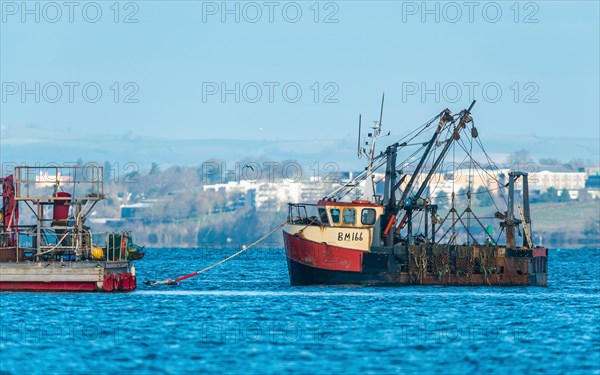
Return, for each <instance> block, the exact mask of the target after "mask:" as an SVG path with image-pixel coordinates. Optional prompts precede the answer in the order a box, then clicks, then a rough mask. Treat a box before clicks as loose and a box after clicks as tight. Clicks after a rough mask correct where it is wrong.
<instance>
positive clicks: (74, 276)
mask: <svg viewBox="0 0 600 375" xmlns="http://www.w3.org/2000/svg"><path fill="white" fill-rule="evenodd" d="M0 184H1V186H2V210H1V218H0V219H1V220H0V223H1V226H0V291H47V292H130V291H133V290H135V288H136V276H135V267H134V265H133V261H134V260H136V259H141V258H142V257H143V254H144V253H143V247H140V246H138V245H136V244H134V243H133V241H132V236H131V233H130V232H115V233H93V232H92V231H91V229H90V227H89V226H87V225H86V220H87V218H88V216H89V215H90V213H91V212H92V210H93V208H94V207H95V206H96V204H97V203H98V202H100V201H102V200H103V199H105V196H104V181H103V168H102V167H100V166H93V165H86V166H56V167H54V166H53V167H31V166H20V167H16V168H15V169H14V173H13V174H10V175H8V176H7V177H5V178H0ZM19 209H21V212H19ZM23 209H25V211H23ZM20 214H21V218H20V217H19V215H20ZM23 216H27V217H28V218H29V219H30V221H31V222H32V223H31V224H23V223H21V222H20V220H21V221H22V218H23Z"/></svg>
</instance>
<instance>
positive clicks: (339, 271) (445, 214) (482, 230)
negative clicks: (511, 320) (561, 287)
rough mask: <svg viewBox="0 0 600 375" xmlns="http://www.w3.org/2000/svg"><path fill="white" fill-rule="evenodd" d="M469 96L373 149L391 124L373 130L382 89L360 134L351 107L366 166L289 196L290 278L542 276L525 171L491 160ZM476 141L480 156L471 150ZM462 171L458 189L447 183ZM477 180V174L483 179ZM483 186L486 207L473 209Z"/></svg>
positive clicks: (485, 279)
mask: <svg viewBox="0 0 600 375" xmlns="http://www.w3.org/2000/svg"><path fill="white" fill-rule="evenodd" d="M474 104H475V102H473V103H472V104H471V106H470V107H469V108H468V109H464V110H462V111H460V112H459V113H457V114H452V112H451V111H450V110H449V109H445V110H443V111H442V112H440V113H439V114H438V115H436V116H435V117H434V118H433V119H431V120H429V121H428V122H426V123H425V124H423V125H422V126H420V127H418V128H417V129H414V130H413V131H411V132H409V133H408V134H407V135H406V136H405V137H403V138H402V139H400V140H399V141H397V142H395V143H392V144H391V145H389V146H387V147H386V148H385V151H382V152H380V153H379V154H378V153H377V151H376V143H377V140H378V139H379V138H382V137H384V136H388V135H389V134H390V133H388V134H386V135H382V134H381V131H382V124H381V118H382V114H383V99H382V105H381V113H380V118H379V121H376V122H375V124H374V126H373V127H372V131H371V132H370V133H369V134H368V135H367V138H368V140H367V141H366V142H363V141H362V140H361V130H360V129H361V120H360V117H359V140H358V150H357V151H358V155H359V157H365V158H366V159H367V166H366V168H365V169H364V171H363V172H361V173H360V174H358V175H357V176H356V177H355V178H353V179H350V180H349V181H348V182H347V183H344V184H340V185H339V187H338V188H337V189H334V191H333V192H332V193H331V194H329V195H327V196H326V197H324V198H323V199H321V200H319V201H318V202H317V203H316V204H315V203H313V204H311V203H290V204H289V212H288V221H287V224H286V225H285V226H284V230H283V239H284V245H285V252H286V258H287V265H288V271H289V277H290V282H291V284H292V285H332V284H333V285H392V286H395V285H397V286H403V285H470V286H493V285H497V286H528V285H532V286H545V285H547V265H548V252H547V249H546V248H544V247H541V246H535V245H534V243H533V241H532V234H531V216H530V205H529V188H528V173H526V172H523V171H510V170H507V171H499V170H498V168H493V167H497V165H496V164H495V163H493V161H491V160H490V159H489V157H488V156H487V155H488V154H487V152H485V149H484V148H483V143H482V142H481V140H480V138H479V133H478V130H477V128H476V127H475V123H474V119H473V117H472V114H471V111H472V109H473V106H474ZM476 148H478V149H479V152H480V154H481V155H485V156H486V158H488V160H487V165H485V166H484V165H483V163H481V162H479V161H477V160H476V159H475V158H474V154H475V149H476ZM461 153H462V155H461V156H458V157H459V158H460V159H458V158H457V155H458V154H461ZM457 160H458V161H457ZM380 168H381V169H382V168H385V173H384V174H383V175H382V177H381V181H377V180H376V176H377V171H378V170H379V169H380ZM459 171H463V172H464V173H463V175H457V173H458V172H459ZM458 174H460V173H458ZM478 176H479V177H478ZM460 179H464V181H466V182H465V183H464V185H465V186H466V189H464V191H457V190H456V189H455V185H458V184H455V182H457V181H459V180H460ZM476 180H478V181H484V183H482V184H480V187H481V189H480V188H478V189H477V190H475V182H476ZM381 185H383V194H377V193H376V191H378V190H381V189H378V186H381ZM482 189H483V190H482ZM442 191H444V192H446V194H445V196H446V197H448V199H447V200H448V201H449V202H443V199H442V196H443V194H441V192H442ZM483 194H486V195H489V197H490V199H491V202H492V203H493V204H494V206H495V209H496V210H495V212H494V213H493V214H490V213H489V212H488V213H487V215H485V214H480V213H478V207H476V204H475V201H476V196H479V195H483ZM459 198H462V199H459ZM497 201H502V203H501V205H502V204H503V205H504V206H503V207H505V209H501V208H500V207H501V206H498V205H497V204H496V202H497ZM438 203H439V204H438ZM442 203H444V204H442ZM446 206H447V207H446ZM515 208H516V209H515ZM487 211H490V209H489V208H488V209H487ZM517 211H518V212H517ZM484 222H488V223H489V224H488V225H487V226H486V225H484ZM494 229H495V230H496V234H495V233H494V232H495V231H494ZM516 233H518V234H519V235H520V236H521V237H522V241H521V244H518V243H517V242H518V241H517V238H516ZM502 242H504V243H502Z"/></svg>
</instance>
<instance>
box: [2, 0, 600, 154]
mask: <svg viewBox="0 0 600 375" xmlns="http://www.w3.org/2000/svg"><path fill="white" fill-rule="evenodd" d="M23 4H26V7H27V9H23ZM50 4H51V5H48V3H46V2H27V3H22V2H21V1H18V2H10V1H2V4H1V5H2V8H1V12H2V14H1V15H2V20H1V24H0V25H1V37H0V42H1V47H0V52H1V56H0V63H1V67H0V73H1V81H2V100H1V103H0V104H1V117H0V123H1V129H2V130H1V146H2V150H1V151H0V156H2V158H3V159H4V160H5V161H6V160H13V159H19V158H20V159H21V160H26V159H27V158H28V156H27V155H28V154H29V153H30V151H31V154H35V153H33V151H32V150H33V147H39V146H48V142H53V143H54V144H57V145H58V147H62V148H65V149H67V148H69V147H71V146H72V145H75V144H79V145H82V147H83V150H85V147H86V145H93V146H94V147H95V148H96V149H102V148H106V150H108V151H109V152H111V147H113V146H114V143H113V142H112V141H113V140H119V141H122V140H124V139H125V140H131V141H132V142H131V143H130V146H127V147H132V149H133V148H140V149H144V147H146V148H150V149H147V150H145V153H144V154H143V155H144V156H141V155H142V154H135V153H133V152H132V156H131V157H132V158H134V160H135V159H136V158H138V159H146V160H136V161H139V162H147V160H149V159H151V158H153V157H154V158H155V159H157V160H158V159H160V160H165V161H167V160H168V158H167V157H166V156H165V155H158V156H157V155H153V154H152V153H153V149H151V147H152V146H150V145H151V144H152V145H155V143H146V142H145V141H147V140H154V141H157V140H158V141H160V140H164V142H165V143H166V144H168V143H169V141H174V140H187V141H190V140H193V139H251V140H268V141H278V140H288V141H289V140H295V139H300V140H309V141H310V140H315V141H322V140H324V139H330V140H340V141H344V142H346V143H348V144H351V143H350V140H352V139H354V137H355V132H356V123H357V117H358V114H359V113H362V114H363V120H365V122H370V121H371V120H375V119H376V118H377V117H378V112H379V101H380V96H381V92H382V91H385V93H386V107H385V113H384V125H385V126H386V127H387V128H388V129H391V130H392V132H393V133H394V134H396V135H401V134H402V133H403V132H406V131H407V130H409V129H411V128H413V127H414V126H416V125H419V124H421V123H423V122H424V121H425V120H427V119H429V118H431V117H433V115H435V114H436V113H437V112H439V111H440V110H442V109H443V108H445V107H450V108H451V109H453V110H455V111H458V110H460V109H462V108H464V107H466V106H468V104H469V100H470V96H471V95H470V94H471V93H470V91H472V93H473V94H474V96H475V99H477V100H478V104H477V105H476V107H475V111H474V113H475V118H476V120H477V124H478V127H479V129H480V133H481V134H482V135H484V136H487V137H488V138H492V139H493V138H494V137H497V138H498V139H500V138H502V139H511V137H523V139H528V138H537V137H559V138H577V139H582V140H587V141H588V142H591V144H592V145H593V144H596V146H591V147H592V148H591V149H590V147H589V143H588V147H587V150H584V151H582V150H580V149H579V148H578V147H575V148H574V149H573V151H572V154H573V156H574V157H577V156H579V157H586V158H589V159H592V160H593V159H594V158H593V156H594V155H596V156H597V155H598V149H597V147H598V146H597V143H596V141H597V140H598V138H599V136H600V135H599V124H600V120H599V101H600V98H599V85H600V83H599V82H600V78H599V70H600V62H599V46H600V40H599V35H600V31H599V17H600V15H599V12H600V10H599V5H598V4H599V3H598V2H597V1H581V2H571V1H569V2H567V1H537V2H519V3H514V2H512V1H510V2H462V1H461V2H456V3H447V2H428V3H422V2H421V1H418V2H399V1H380V2H366V1H339V2H319V3H315V2H313V1H309V2H263V1H259V2H256V3H247V2H228V3H227V5H226V7H227V9H229V10H233V12H231V13H227V12H224V11H223V4H224V3H222V2H220V1H219V2H201V1H169V2H167V1H137V2H119V3H116V6H115V2H114V1H98V2H95V3H90V2H74V3H72V4H73V5H69V6H66V5H64V3H63V2H58V3H50ZM424 7H426V8H427V9H424ZM317 9H318V12H317ZM98 10H100V11H101V14H98V13H97V12H98ZM298 10H300V11H301V14H299V13H298ZM498 11H500V12H501V14H499V13H498ZM259 12H260V14H259ZM270 13H271V14H270ZM36 17H37V18H38V19H37V20H36ZM236 17H237V18H239V20H236ZM37 21H39V22H37ZM115 21H117V22H115ZM126 21H134V22H133V23H130V22H126ZM135 21H137V22H135ZM223 21H224V22H223ZM238 21H239V22H238ZM253 21H256V22H253ZM315 21H317V22H315ZM115 82H118V84H117V85H116V86H115ZM315 82H317V84H316V85H315ZM36 83H38V84H39V88H36ZM222 83H224V84H225V86H226V87H225V88H227V89H230V90H233V91H235V88H236V83H239V103H237V102H236V95H235V94H234V93H229V94H227V95H226V96H225V97H224V100H223V98H222V97H221V95H220V91H221V89H222V88H223V87H222ZM86 85H87V86H86ZM286 85H287V86H286ZM84 86H85V87H86V89H87V93H83V92H82V89H83V87H84ZM257 87H259V88H260V89H261V94H262V96H260V97H258V96H257ZM284 87H286V89H287V91H286V92H283V88H284ZM317 87H318V88H317ZM484 87H485V90H484ZM57 88H60V90H61V96H58V95H57ZM98 88H99V89H100V90H101V91H102V95H101V97H97V95H96V91H97V90H98ZM298 88H300V89H301V90H302V94H301V96H298V95H296V90H297V89H298ZM457 88H460V90H461V91H460V92H458V91H457ZM23 89H26V90H30V92H29V93H27V94H25V95H23ZM423 89H426V90H429V91H428V93H427V95H425V96H424V97H422V95H421V94H422V90H423ZM498 89H500V90H501V95H498V92H497V90H498ZM70 90H72V97H69V96H70V95H69V94H71V93H70ZM215 90H218V91H219V92H216V93H215ZM270 90H272V92H270ZM317 93H318V97H317ZM117 94H118V95H117ZM270 94H272V97H271V98H270V97H269V96H270ZM36 95H38V96H39V97H38V98H36ZM128 95H129V96H128ZM436 95H437V96H438V97H436ZM36 100H39V103H38V102H36ZM437 100H439V102H436V101H437ZM71 101H73V102H72V103H71ZM88 101H90V102H92V103H90V102H88ZM94 101H96V102H95V103H94ZM115 101H117V102H118V103H115ZM130 101H133V102H134V103H127V102H130ZM136 101H137V103H136ZM271 101H272V103H271ZM315 101H316V103H315ZM449 101H455V102H456V103H449ZM223 102H224V103H223ZM522 142H525V141H523V140H522ZM516 143H518V142H516ZM516 143H515V144H516ZM525 143H526V142H525ZM34 144H35V145H37V146H35V145H34ZM90 147H91V146H90ZM594 147H596V148H594ZM81 151H82V148H81V147H80V148H79V149H77V148H73V155H70V154H69V153H68V152H67V153H66V154H61V156H60V157H61V158H69V157H71V158H76V157H79V156H84V157H85V155H81ZM121 151H123V150H121ZM176 151H177V150H172V152H176ZM495 151H496V152H500V151H502V150H495ZM506 151H513V150H506ZM546 151H547V153H546V154H544V155H541V156H551V155H552V150H546ZM579 151H581V153H580V154H578V152H579ZM156 152H157V153H158V152H163V151H160V150H158V149H157V150H156ZM212 152H214V153H215V154H217V155H214V156H215V157H219V155H218V153H219V149H218V147H217V148H215V149H214V150H213V151H212ZM223 152H227V151H226V148H224V149H223ZM251 152H252V150H248V153H251ZM76 153H79V154H76ZM134 154H135V155H134ZM590 155H591V156H590ZM38 157H39V156H38ZM42 157H43V156H42ZM57 157H58V156H57ZM348 157H349V158H351V157H353V155H352V154H349V155H348ZM563 157H564V156H563ZM49 158H50V157H49ZM106 159H110V155H107V157H106ZM41 161H42V162H43V161H44V160H41Z"/></svg>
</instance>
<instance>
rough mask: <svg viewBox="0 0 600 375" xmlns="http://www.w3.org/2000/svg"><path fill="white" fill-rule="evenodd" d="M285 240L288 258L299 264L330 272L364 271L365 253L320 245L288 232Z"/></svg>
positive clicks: (284, 237)
mask: <svg viewBox="0 0 600 375" xmlns="http://www.w3.org/2000/svg"><path fill="white" fill-rule="evenodd" d="M283 239H284V242H285V253H286V256H287V257H288V258H289V259H292V260H294V261H296V262H298V263H301V264H304V265H307V266H311V267H315V268H319V269H324V270H329V271H346V272H361V271H362V263H363V253H364V252H363V251H360V250H352V249H346V248H342V247H337V246H331V245H327V244H324V243H318V242H314V241H310V240H307V239H305V238H299V237H296V236H292V235H290V234H288V233H286V232H283Z"/></svg>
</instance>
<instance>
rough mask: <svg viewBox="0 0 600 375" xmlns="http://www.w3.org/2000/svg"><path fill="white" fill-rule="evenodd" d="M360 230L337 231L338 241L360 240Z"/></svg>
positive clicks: (361, 235)
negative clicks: (350, 231)
mask: <svg viewBox="0 0 600 375" xmlns="http://www.w3.org/2000/svg"><path fill="white" fill-rule="evenodd" d="M362 240H363V234H362V232H353V233H342V232H338V241H362Z"/></svg>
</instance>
